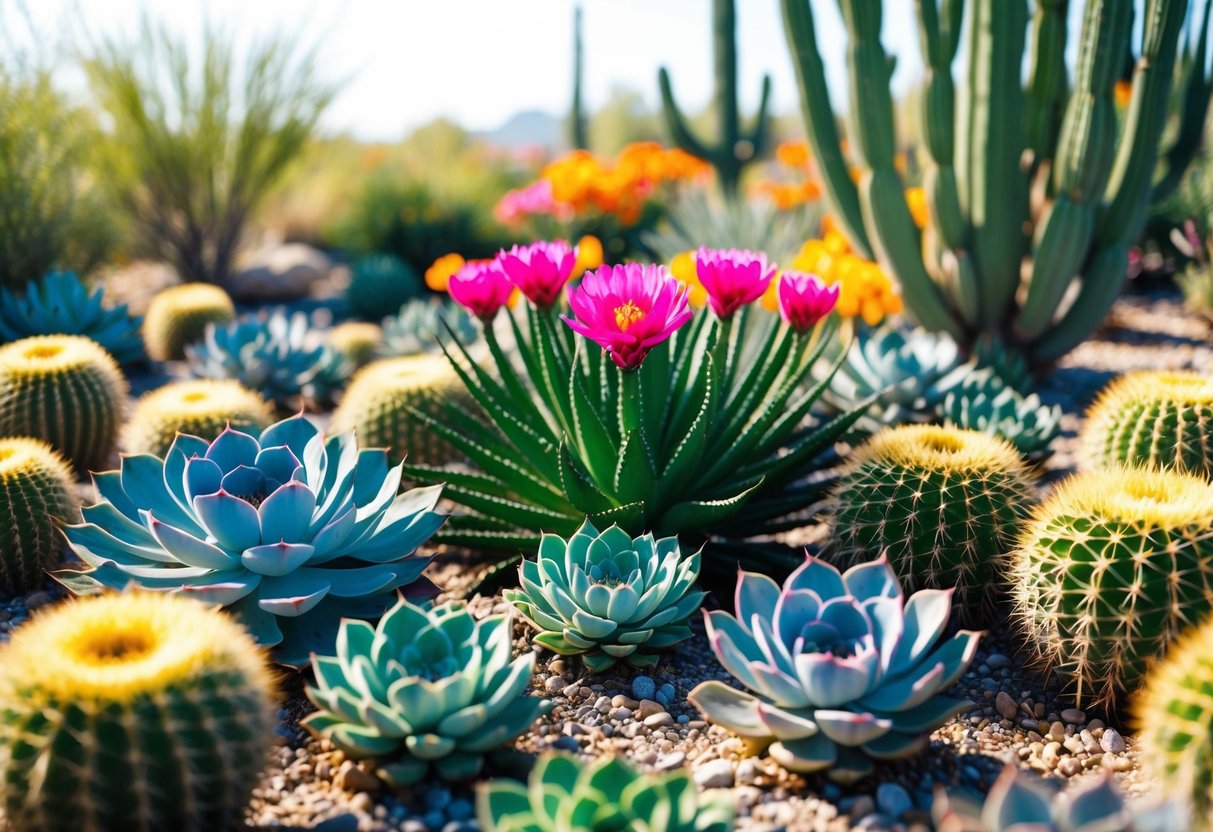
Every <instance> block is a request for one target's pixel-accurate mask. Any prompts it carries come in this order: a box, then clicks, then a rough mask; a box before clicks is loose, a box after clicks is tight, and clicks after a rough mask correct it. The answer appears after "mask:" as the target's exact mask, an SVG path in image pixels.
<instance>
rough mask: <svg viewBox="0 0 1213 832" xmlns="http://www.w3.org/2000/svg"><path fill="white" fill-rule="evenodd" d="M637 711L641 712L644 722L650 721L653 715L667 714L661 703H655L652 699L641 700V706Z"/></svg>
mask: <svg viewBox="0 0 1213 832" xmlns="http://www.w3.org/2000/svg"><path fill="white" fill-rule="evenodd" d="M636 710H637V711H639V713H640V718H641V719H642V720H643V719H648V718H649V717H651V716H653V714H663V713H665V708H663V707H662V706H661V703H660V702H654V701H653V700H652V699H641V700H640V706H639V707H638V708H637V709H636Z"/></svg>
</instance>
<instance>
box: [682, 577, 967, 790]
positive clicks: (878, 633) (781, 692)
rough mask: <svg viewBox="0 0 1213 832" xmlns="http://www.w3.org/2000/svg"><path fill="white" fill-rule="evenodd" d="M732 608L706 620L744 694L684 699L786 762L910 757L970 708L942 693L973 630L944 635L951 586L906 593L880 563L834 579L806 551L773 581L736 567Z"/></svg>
mask: <svg viewBox="0 0 1213 832" xmlns="http://www.w3.org/2000/svg"><path fill="white" fill-rule="evenodd" d="M734 610H735V615H730V614H728V613H726V612H721V611H718V610H714V611H711V612H706V613H705V614H704V618H705V620H706V623H707V631H708V640H709V641H710V643H711V646H712V652H713V653H715V654H716V658H717V660H719V662H720V663H721V664H722V665H723V666H724V668H725V670H727V671H728V672H729V673H730V674H732V675H733V677H734V678H735V679H736V680H737V681H738V682H740V683H741V684H742V685H743V686H744V687H745V688H747V689H748V690H738V689H737V688H735V687H732V686H730V685H726V684H725V683H724V682H719V681H716V680H712V681H708V682H703V683H701V684H700V685H699V686H698V687H696V688H695V689H694V690H693V691H691V694H690V696H689V697H688V698H689V700H690V701H691V703H692V704H693V705H695V707H697V708H698V709H699V710H700V711H701V712H702V713H703V715H704V718H705V719H707V720H709V721H710V722H715V723H717V724H718V725H722V726H724V727H725V728H728V729H729V730H730V731H733V732H734V733H736V734H739V735H740V736H741V737H742V738H743V739H745V740H748V741H749V743H750V744H751V745H752V746H753V747H757V748H761V747H769V753H770V756H771V757H772V758H773V759H774V760H775V761H776V762H778V763H779V764H780V765H782V766H784V767H785V768H787V769H790V770H792V771H798V772H814V771H826V772H827V773H828V775H829V776H830V777H831V778H832V779H835V780H839V781H842V782H851V781H854V780H858V779H860V778H862V777H865V776H866V775H868V774H869V773H870V772H871V771H872V769H873V764H872V759H873V758H875V759H897V758H904V757H909V756H912V755H914V754H916V753H918V752H919V751H921V750H922V749H923V748H925V747H926V745H927V739H928V737H929V735H930V733H931V731H933V730H935V729H936V728H938V727H939V726H940V725H942V724H943V723H944V722H946V721H947V720H948V719H949V718H951V717H952V716H953V715H955V714H957V713H960V712H961V711H964V710H966V709H968V708H970V707H972V703H969V702H966V701H964V700H961V699H954V698H952V697H949V696H946V695H944V691H946V690H947V689H948V688H949V687H951V686H952V684H954V683H955V682H956V681H957V680H958V679H959V678H960V677H961V675H962V674H963V673H964V672H965V670H966V669H967V668H968V666H969V663H970V662H971V661H972V660H973V656H974V654H975V653H976V651H977V643H978V641H979V640H980V638H981V634H980V633H977V632H973V631H970V630H961V631H959V632H957V633H956V634H954V635H952V636H950V637H948V638H946V639H943V638H942V636H943V634H944V631H945V630H946V628H947V625H948V618H949V617H950V615H951V611H952V593H951V592H950V591H948V590H937V589H924V590H919V591H918V592H916V593H914V594H913V595H911V596H910V597H909V599H908V600H907V599H906V598H905V597H904V596H903V594H902V590H901V585H900V584H899V583H898V581H897V575H896V574H895V573H894V572H893V570H892V568H891V567H890V566H889V563H888V561H887V560H885V559H884V558H880V559H878V560H874V561H871V562H870V563H863V564H859V565H857V566H854V567H852V568H850V569H848V570H847V571H846V572H845V573H843V574H839V572H838V570H837V569H835V568H834V567H833V566H831V565H830V564H828V563H825V562H824V561H821V560H817V559H815V558H812V557H809V558H806V560H805V562H804V565H802V566H801V567H800V568H799V569H797V570H796V571H795V572H793V573H792V574H791V576H789V578H788V579H787V581H785V582H784V584H783V587H782V588H781V587H780V586H779V584H777V583H775V581H773V580H771V579H770V578H768V577H767V576H765V575H760V574H758V573H755V572H744V571H743V572H741V573H740V576H739V578H738V581H737V594H736V599H735V602H734Z"/></svg>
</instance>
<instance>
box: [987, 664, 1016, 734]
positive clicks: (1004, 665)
mask: <svg viewBox="0 0 1213 832" xmlns="http://www.w3.org/2000/svg"><path fill="white" fill-rule="evenodd" d="M986 664H988V665H989V666H990V667H991V668H993V669H994V670H1001V669H1002V668H1004V667H1010V666H1011V660H1010V659H1008V658H1007V657H1006V656H1004V655H1003V654H1002V653H991V654H990V655H989V657H988V658H987V659H986ZM1007 719H1010V717H1007Z"/></svg>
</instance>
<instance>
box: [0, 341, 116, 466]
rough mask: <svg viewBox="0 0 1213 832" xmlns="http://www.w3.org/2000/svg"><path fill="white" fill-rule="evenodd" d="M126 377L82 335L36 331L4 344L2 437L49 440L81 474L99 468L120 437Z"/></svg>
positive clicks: (0, 403)
mask: <svg viewBox="0 0 1213 832" xmlns="http://www.w3.org/2000/svg"><path fill="white" fill-rule="evenodd" d="M126 391H127V387H126V379H125V378H124V377H123V375H122V371H121V370H119V369H118V363H117V362H116V361H114V358H113V356H111V355H110V354H109V353H107V352H106V351H105V350H103V349H102V348H101V347H100V346H98V345H97V344H95V343H94V342H92V341H90V340H89V339H88V338H85V337H83V336H80V335H38V336H35V337H33V338H23V339H22V340H20V341H14V342H13V343H11V344H8V345H6V346H4V347H0V436H32V437H35V438H37V439H43V440H46V441H47V442H48V443H50V445H51V447H53V448H54V449H55V450H57V451H59V452H60V453H61V454H63V456H64V457H66V458H67V460H68V461H69V462H71V464H72V465H73V466H74V467H75V469H76V473H77V474H82V473H84V472H85V471H89V470H93V469H100V468H101V467H102V466H103V465H104V464H105V463H106V461H107V460H108V459H109V456H110V453H111V452H112V451H113V450H114V445H115V444H116V443H117V441H118V425H119V420H120V418H121V415H122V409H123V407H124V406H125V403H126Z"/></svg>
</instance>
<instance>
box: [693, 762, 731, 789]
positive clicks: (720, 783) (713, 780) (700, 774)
mask: <svg viewBox="0 0 1213 832" xmlns="http://www.w3.org/2000/svg"><path fill="white" fill-rule="evenodd" d="M692 776H693V777H694V779H695V785H697V786H699V788H701V789H727V788H729V787H730V786H732V785H733V778H734V771H733V761H732V760H710V761H708V762H706V763H704V764H703V765H701V766H697V767H696V768H695V772H694V774H693V775H692Z"/></svg>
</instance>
